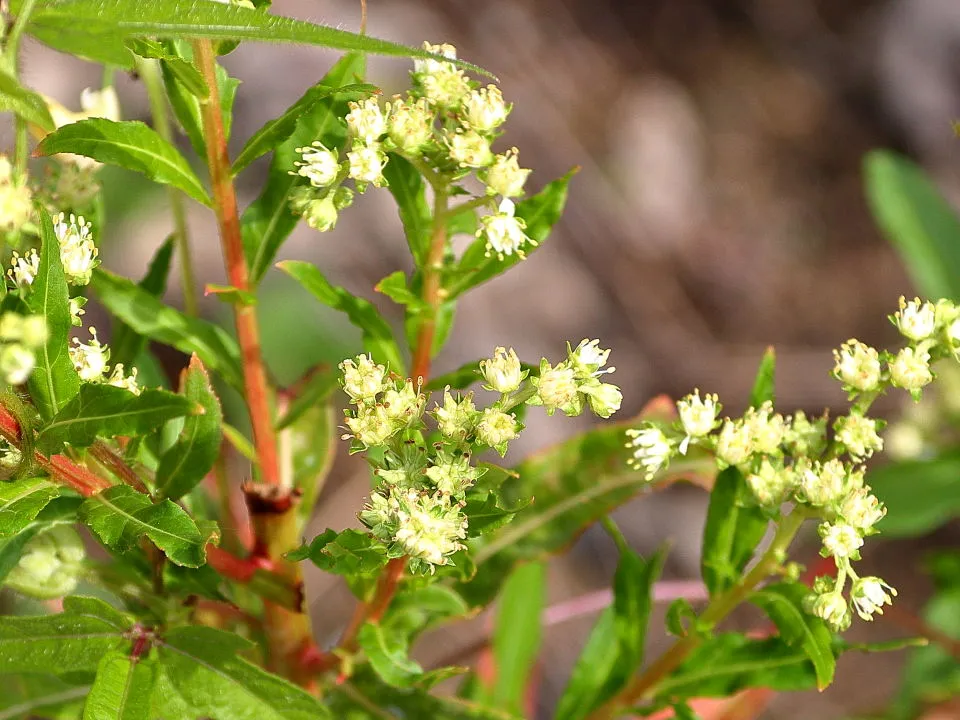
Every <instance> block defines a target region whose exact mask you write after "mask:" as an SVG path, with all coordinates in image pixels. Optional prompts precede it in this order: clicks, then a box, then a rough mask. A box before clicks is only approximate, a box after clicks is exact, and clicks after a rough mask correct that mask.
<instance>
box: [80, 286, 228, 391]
mask: <svg viewBox="0 0 960 720" xmlns="http://www.w3.org/2000/svg"><path fill="white" fill-rule="evenodd" d="M93 288H94V290H96V292H97V295H98V296H99V298H100V302H102V303H103V304H104V305H105V306H106V308H107V309H108V310H109V311H110V312H111V313H113V314H114V315H115V316H116V317H118V318H119V319H120V320H122V321H123V322H125V323H127V324H128V325H129V326H130V327H132V328H133V329H134V330H136V331H137V332H138V333H140V334H141V335H145V336H146V337H148V338H150V339H151V340H156V341H157V342H161V343H164V344H166V345H171V346H173V347H175V348H176V349H177V350H179V351H181V352H184V353H187V354H188V355H192V354H193V353H196V354H197V355H198V356H199V358H200V359H201V360H202V361H203V364H204V365H205V366H206V367H207V369H208V370H213V371H215V372H218V373H220V375H221V377H223V379H224V380H226V381H227V382H228V383H229V384H231V385H232V386H233V387H235V388H241V389H242V388H243V372H242V370H241V369H240V367H241V360H240V348H239V347H237V343H236V341H235V340H234V339H233V338H232V337H230V335H228V334H227V332H226V331H224V330H223V329H222V328H220V327H218V326H216V325H213V324H212V323H208V322H206V321H204V320H200V319H199V318H193V317H187V316H186V315H184V314H183V313H181V312H180V311H179V310H175V309H174V308H172V307H170V306H168V305H164V304H163V303H162V302H161V301H160V300H158V299H157V298H156V297H154V296H153V295H151V294H150V293H149V292H147V291H146V290H143V289H142V288H139V287H137V286H136V285H134V284H133V283H132V282H131V281H130V280H127V279H126V278H122V277H120V276H119V275H114V274H113V273H109V272H106V271H105V270H101V269H99V268H98V269H97V270H96V271H94V273H93ZM71 367H72V365H71Z"/></svg>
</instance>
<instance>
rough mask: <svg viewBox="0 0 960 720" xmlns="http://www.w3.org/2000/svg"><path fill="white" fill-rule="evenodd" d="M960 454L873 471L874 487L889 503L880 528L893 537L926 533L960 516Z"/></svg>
mask: <svg viewBox="0 0 960 720" xmlns="http://www.w3.org/2000/svg"><path fill="white" fill-rule="evenodd" d="M958 478H960V453H958V452H956V451H951V452H946V453H944V454H942V455H940V456H938V457H935V458H931V459H929V460H903V461H899V462H894V463H890V464H889V465H884V466H882V467H878V468H876V469H874V470H871V471H870V487H871V488H873V492H874V494H875V495H876V496H877V497H878V498H880V499H881V500H882V501H883V502H884V503H885V504H886V506H887V514H886V516H885V517H884V518H883V520H881V521H880V524H879V528H880V529H881V530H882V532H883V533H884V535H889V536H891V537H898V536H915V535H923V534H925V533H928V532H930V531H931V530H934V529H936V528H938V527H940V526H941V525H943V524H944V523H946V522H947V521H949V520H952V519H953V518H956V517H957V516H958V515H960V482H958Z"/></svg>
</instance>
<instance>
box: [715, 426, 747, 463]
mask: <svg viewBox="0 0 960 720" xmlns="http://www.w3.org/2000/svg"><path fill="white" fill-rule="evenodd" d="M753 452H754V444H753V433H752V431H751V429H750V427H749V426H748V425H747V424H746V423H744V422H743V421H741V420H736V421H734V420H731V419H730V418H727V419H726V420H724V421H723V426H722V427H721V428H720V434H719V436H717V449H716V453H717V458H718V459H719V460H720V461H721V462H723V463H724V464H726V465H743V464H744V463H745V462H746V461H747V460H749V459H750V456H751V455H752V454H753Z"/></svg>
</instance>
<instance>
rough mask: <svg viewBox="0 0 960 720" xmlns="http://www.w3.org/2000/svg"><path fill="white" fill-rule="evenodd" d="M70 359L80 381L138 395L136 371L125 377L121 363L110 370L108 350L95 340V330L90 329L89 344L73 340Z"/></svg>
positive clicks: (134, 369)
mask: <svg viewBox="0 0 960 720" xmlns="http://www.w3.org/2000/svg"><path fill="white" fill-rule="evenodd" d="M70 359H71V360H72V361H73V367H74V368H75V369H76V371H77V374H78V375H79V376H80V379H81V380H82V381H84V382H90V383H104V384H106V385H113V386H114V387H119V388H124V389H125V390H129V391H130V392H132V393H133V394H134V395H139V394H140V385H139V384H137V369H136V368H133V370H132V371H131V373H130V374H129V375H127V374H126V371H125V369H124V367H123V363H117V364H116V365H114V366H113V367H112V368H111V367H110V366H109V364H108V363H109V360H110V348H108V347H107V346H106V345H104V344H103V343H101V342H100V340H99V339H98V338H97V329H96V328H93V327H91V328H90V342H86V343H84V342H80V339H79V338H74V339H73V345H71V346H70Z"/></svg>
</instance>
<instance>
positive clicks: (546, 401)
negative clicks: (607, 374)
mask: <svg viewBox="0 0 960 720" xmlns="http://www.w3.org/2000/svg"><path fill="white" fill-rule="evenodd" d="M533 382H534V385H536V388H537V399H538V401H539V402H538V404H541V405H543V407H544V409H545V410H546V411H547V414H548V415H553V414H554V413H555V412H556V411H557V410H561V411H563V412H564V413H565V414H567V415H578V414H579V413H580V411H581V410H582V409H583V403H582V401H579V402H578V399H579V398H578V392H577V389H578V384H577V378H576V375H575V374H574V372H573V368H570V367H568V366H567V365H566V363H560V364H559V365H557V366H555V367H553V366H551V365H550V363H549V362H547V361H546V360H542V361H541V362H540V377H538V378H534V380H533Z"/></svg>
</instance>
